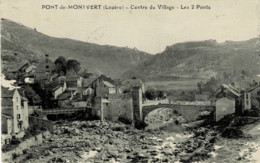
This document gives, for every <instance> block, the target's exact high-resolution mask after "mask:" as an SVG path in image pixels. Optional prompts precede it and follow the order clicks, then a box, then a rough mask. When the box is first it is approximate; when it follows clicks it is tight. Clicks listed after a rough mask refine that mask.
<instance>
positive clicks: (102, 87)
mask: <svg viewBox="0 0 260 163" xmlns="http://www.w3.org/2000/svg"><path fill="white" fill-rule="evenodd" d="M110 94H116V86H115V85H114V84H112V83H111V82H109V81H104V80H103V79H101V80H99V82H98V84H97V86H96V96H97V97H102V98H107V97H108V95H110Z"/></svg>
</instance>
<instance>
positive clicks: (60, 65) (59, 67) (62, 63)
mask: <svg viewBox="0 0 260 163" xmlns="http://www.w3.org/2000/svg"><path fill="white" fill-rule="evenodd" d="M54 63H55V65H56V71H57V72H58V73H60V72H61V71H62V72H63V73H66V65H67V61H66V59H65V58H64V57H63V56H60V57H59V58H57V59H56V60H55V62H54Z"/></svg>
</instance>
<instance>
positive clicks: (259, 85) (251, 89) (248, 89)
mask: <svg viewBox="0 0 260 163" xmlns="http://www.w3.org/2000/svg"><path fill="white" fill-rule="evenodd" d="M259 87H260V84H258V85H255V86H252V87H249V88H247V89H246V90H245V92H252V91H254V90H255V89H257V88H259Z"/></svg>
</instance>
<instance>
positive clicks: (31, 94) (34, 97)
mask: <svg viewBox="0 0 260 163" xmlns="http://www.w3.org/2000/svg"><path fill="white" fill-rule="evenodd" d="M23 90H24V94H25V96H26V97H27V98H28V100H29V103H30V104H32V105H34V104H41V102H42V99H41V97H40V96H39V95H38V94H37V93H36V92H35V91H34V90H33V89H32V87H30V86H28V85H26V86H23Z"/></svg>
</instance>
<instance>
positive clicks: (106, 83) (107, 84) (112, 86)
mask: <svg viewBox="0 0 260 163" xmlns="http://www.w3.org/2000/svg"><path fill="white" fill-rule="evenodd" d="M103 83H104V84H105V85H106V86H107V87H109V88H114V87H115V86H114V85H113V84H112V83H110V82H108V81H103Z"/></svg>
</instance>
